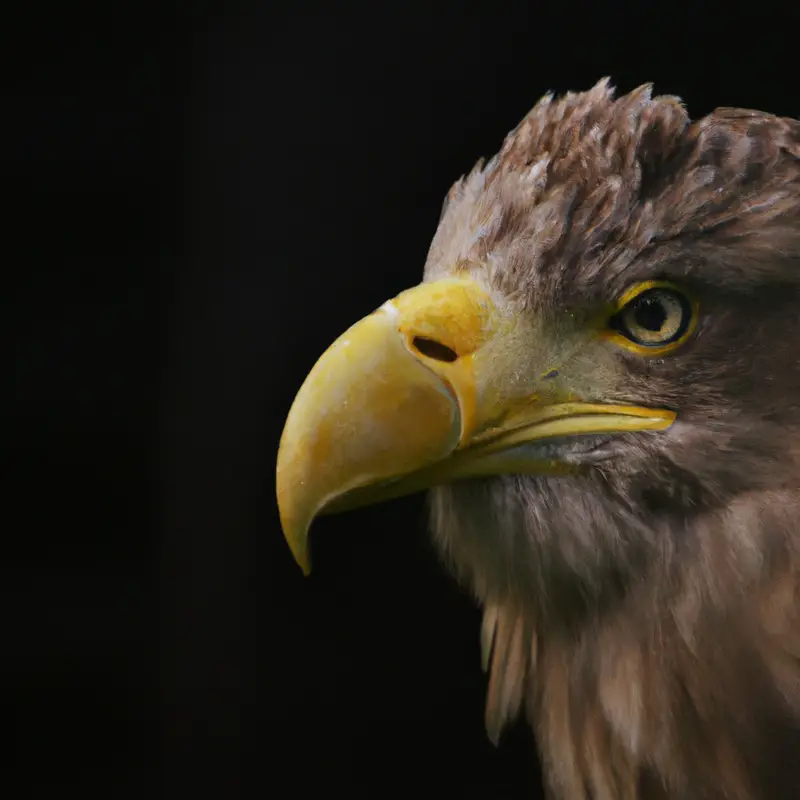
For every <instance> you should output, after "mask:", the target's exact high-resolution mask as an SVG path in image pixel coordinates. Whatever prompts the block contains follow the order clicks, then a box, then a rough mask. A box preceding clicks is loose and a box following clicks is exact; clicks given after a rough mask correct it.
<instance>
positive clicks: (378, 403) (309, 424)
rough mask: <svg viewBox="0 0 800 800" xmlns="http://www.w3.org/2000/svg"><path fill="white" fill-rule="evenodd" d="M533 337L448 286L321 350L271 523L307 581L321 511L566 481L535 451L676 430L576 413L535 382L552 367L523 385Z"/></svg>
mask: <svg viewBox="0 0 800 800" xmlns="http://www.w3.org/2000/svg"><path fill="white" fill-rule="evenodd" d="M526 337H527V338H526ZM529 338H530V333H529V332H526V330H525V329H524V326H522V324H521V323H520V321H519V320H515V319H513V318H511V317H509V316H508V315H507V314H504V313H503V312H502V311H501V310H500V309H499V308H498V307H497V306H496V305H495V304H494V303H493V302H492V300H491V298H490V297H489V295H488V294H487V293H486V292H485V291H484V290H483V289H482V288H481V287H480V286H479V285H478V284H477V283H476V282H474V281H473V280H471V279H469V278H450V279H446V280H441V281H438V282H435V283H428V284H421V285H420V286H417V287H416V288H414V289H410V290H408V291H407V292H403V293H402V294H400V295H398V296H397V297H396V298H394V300H391V301H389V302H387V303H385V304H384V305H383V306H381V308H379V309H378V310H377V311H376V312H375V313H373V314H371V315H370V316H368V317H366V318H364V319H363V320H361V321H360V322H357V323H356V324H355V325H353V326H352V327H351V328H350V329H349V330H347V331H346V332H345V333H344V334H343V335H342V336H340V337H339V338H338V339H337V340H336V341H335V342H334V343H333V344H332V345H331V347H330V348H328V350H327V351H326V352H325V353H324V354H323V355H322V357H321V358H320V359H319V361H317V363H316V364H315V366H314V367H313V369H312V370H311V372H310V373H309V375H308V377H307V378H306V380H305V382H304V383H303V386H302V387H301V389H300V391H299V392H298V394H297V397H296V398H295V401H294V403H293V405H292V408H291V410H290V411H289V416H288V418H287V420H286V425H285V427H284V430H283V435H282V436H281V443H280V449H279V451H278V463H277V495H278V507H279V510H280V515H281V524H282V525H283V531H284V535H285V536H286V540H287V542H288V543H289V546H290V548H291V550H292V553H293V554H294V557H295V559H296V560H297V562H298V564H299V565H300V567H301V568H302V569H303V572H304V573H305V574H308V573H309V571H310V559H309V553H308V530H309V527H310V525H311V522H312V521H313V519H314V517H316V516H318V515H320V514H323V513H333V512H338V511H343V510H345V509H348V508H355V507H357V506H363V505H369V504H372V503H377V502H380V501H382V500H386V499H388V498H391V497H398V496H401V495H405V494H410V493H412V492H416V491H420V490H423V489H426V488H429V487H431V486H434V485H436V484H442V483H449V482H452V481H455V480H459V479H462V478H466V477H474V476H488V475H498V474H512V473H517V474H519V473H542V472H547V473H553V472H558V471H562V470H563V469H564V466H563V465H562V464H559V463H557V462H554V461H552V460H548V459H546V458H543V457H542V450H541V449H539V450H537V449H536V448H535V447H531V444H532V443H534V442H539V441H541V440H543V439H548V438H553V437H563V436H571V435H578V434H589V433H615V432H623V431H641V430H660V429H664V428H667V427H669V425H671V424H672V422H673V420H674V419H675V414H674V412H672V411H668V410H666V409H647V408H641V407H639V406H619V405H602V404H591V403H583V402H576V401H575V398H574V397H570V396H569V395H568V394H566V393H565V392H564V391H563V389H562V390H560V389H559V388H558V383H557V382H549V381H546V380H544V378H546V377H549V374H548V372H547V370H546V367H547V366H549V365H543V364H540V365H539V367H537V368H535V369H534V370H533V373H534V377H533V378H531V377H525V376H524V375H523V376H522V377H521V375H520V364H519V360H520V358H523V359H524V357H523V356H521V355H520V354H522V353H526V352H530V350H531V348H530V347H528V346H526V345H527V344H529ZM525 366H526V367H528V366H529V365H525ZM524 371H525V372H526V373H527V372H528V371H529V369H526V370H524ZM551 372H552V370H551Z"/></svg>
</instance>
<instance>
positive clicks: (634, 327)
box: [608, 281, 697, 355]
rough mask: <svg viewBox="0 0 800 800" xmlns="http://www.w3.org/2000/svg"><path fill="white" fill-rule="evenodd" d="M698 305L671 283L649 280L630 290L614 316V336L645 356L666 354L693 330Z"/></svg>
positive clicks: (620, 342) (612, 331) (612, 324)
mask: <svg viewBox="0 0 800 800" xmlns="http://www.w3.org/2000/svg"><path fill="white" fill-rule="evenodd" d="M696 317H697V314H696V306H695V304H693V303H692V301H691V300H690V299H689V298H688V297H687V296H686V295H685V294H684V293H683V292H681V291H680V290H678V289H677V288H676V287H674V286H672V285H670V284H664V283H658V282H654V281H648V282H646V283H644V284H640V285H638V286H636V287H634V289H632V290H631V291H629V292H628V293H627V294H626V296H625V297H623V301H622V303H621V304H620V308H619V309H618V310H617V312H616V313H615V314H614V315H613V316H612V317H611V319H610V320H609V324H608V331H609V333H610V334H611V335H612V338H613V339H614V340H616V341H617V343H618V344H621V345H623V346H625V347H627V348H628V349H629V350H634V351H635V352H638V353H640V354H643V355H662V354H664V353H666V352H669V351H671V350H672V349H674V348H675V347H677V346H678V345H680V344H682V343H683V342H684V341H685V340H686V339H687V338H688V337H689V335H690V334H691V333H692V331H693V329H694V325H695V322H696Z"/></svg>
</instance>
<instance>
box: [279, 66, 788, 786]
mask: <svg viewBox="0 0 800 800" xmlns="http://www.w3.org/2000/svg"><path fill="white" fill-rule="evenodd" d="M276 488H277V500H278V507H279V511H280V515H281V523H282V527H283V531H284V534H285V537H286V539H287V541H288V544H289V546H290V548H291V550H292V553H293V555H294V557H295V559H296V561H297V562H298V563H299V564H300V566H301V567H302V568H303V570H304V571H305V572H306V573H307V572H308V570H309V568H310V561H309V547H308V531H309V526H310V525H311V522H312V520H314V519H315V518H316V517H318V516H320V515H324V514H331V513H338V512H343V511H346V510H348V509H351V508H355V507H359V506H364V505H368V504H374V503H378V502H381V501H384V500H387V499H389V498H393V497H399V496H402V495H407V494H410V493H412V492H419V491H423V490H426V491H428V492H429V507H430V527H431V532H432V537H433V540H434V542H435V545H436V549H437V551H438V553H440V554H441V558H442V561H443V563H444V564H445V565H446V566H447V567H448V568H449V569H451V570H452V571H453V573H454V574H455V576H456V577H457V579H458V580H459V581H461V582H462V583H463V585H464V586H465V587H466V588H467V589H468V590H469V591H470V592H471V593H472V595H473V596H474V598H475V599H476V602H477V603H478V604H479V605H480V606H481V608H482V612H483V623H482V632H481V643H482V654H483V662H484V669H485V670H486V671H487V673H488V690H487V700H486V727H487V731H488V734H489V737H490V738H491V739H492V740H493V741H495V742H496V741H497V740H498V737H499V736H500V734H501V732H502V730H503V728H504V726H506V725H507V724H508V723H509V722H511V721H513V720H514V719H516V718H517V717H518V716H521V715H525V716H526V717H527V719H528V720H529V721H530V724H531V726H532V728H533V730H534V733H535V737H536V742H537V747H538V750H539V758H540V761H541V764H542V768H543V773H544V780H545V784H546V791H547V796H548V797H550V798H553V800H556V799H558V800H562V799H563V800H581V798H591V800H612V798H613V799H614V800H616V799H617V798H623V799H627V798H637V799H638V798H642V799H646V800H666V799H667V798H669V799H670V800H672V799H675V800H695V799H697V800H700V799H701V798H702V800H716V799H717V798H720V799H721V798H725V799H726V800H767V799H769V800H783V798H787V799H788V798H798V797H800V122H798V121H795V120H792V119H788V118H782V117H777V116H774V115H771V114H768V113H761V112H758V111H751V110H743V109H737V108H718V109H717V110H715V111H713V112H712V113H711V114H709V115H708V116H706V117H704V118H702V119H699V120H694V121H693V120H691V119H690V118H689V117H688V115H687V112H686V110H685V108H684V106H683V104H682V102H681V100H680V99H679V98H677V97H674V96H657V95H656V96H654V95H653V92H652V87H651V86H650V85H649V84H648V85H644V86H642V87H640V88H638V89H636V90H634V91H632V92H630V93H628V94H624V95H621V96H618V94H617V93H616V92H615V90H614V88H613V86H612V85H611V83H610V82H609V80H608V79H604V80H602V81H600V82H599V83H597V84H596V85H595V86H594V87H593V88H591V89H590V90H588V91H585V92H570V93H567V94H564V95H562V96H559V97H556V96H554V95H553V94H548V95H546V96H544V97H543V98H542V99H541V100H539V102H538V103H537V104H536V105H535V106H534V108H533V109H532V110H531V111H530V112H529V113H528V115H527V116H526V117H525V118H524V119H523V120H522V122H521V123H520V124H519V125H518V126H517V127H516V128H515V129H514V130H513V131H512V132H511V133H510V134H509V135H508V136H507V137H506V139H505V140H504V142H503V144H502V147H501V149H500V151H499V152H498V153H497V155H495V156H494V157H493V158H491V159H490V160H489V161H488V162H484V161H482V160H481V161H479V162H478V164H477V165H476V166H475V168H474V169H473V170H472V171H471V172H470V173H469V174H468V175H466V177H462V178H461V179H460V180H458V181H457V182H456V183H455V185H454V186H453V187H452V189H451V190H450V192H449V193H448V195H447V198H446V200H445V202H444V207H443V210H442V214H441V218H440V221H439V224H438V228H437V230H436V232H435V235H434V237H433V241H432V244H431V246H430V250H429V253H428V256H427V261H426V263H425V268H424V274H423V278H422V282H421V283H419V284H418V285H417V286H415V287H414V288H411V289H409V290H407V291H404V292H402V293H401V294H399V295H398V296H396V297H394V298H393V299H391V300H389V301H387V302H386V303H384V304H383V305H382V306H381V307H380V308H378V309H377V310H376V311H374V312H373V313H371V314H369V315H368V316H365V317H364V319H362V320H361V321H360V322H357V323H356V324H355V325H353V326H352V327H351V328H349V330H347V331H346V332H345V333H344V334H342V335H341V336H340V337H339V338H338V339H337V340H336V341H335V342H334V343H333V344H332V345H331V347H330V348H329V349H328V350H326V351H325V352H324V354H323V355H322V356H321V357H320V359H319V361H317V363H316V364H315V366H314V367H313V369H312V370H311V372H310V373H309V375H308V377H307V378H306V380H305V382H304V383H303V385H302V387H301V388H300V389H299V392H298V394H297V396H296V398H295V400H294V402H293V404H292V406H291V409H290V411H289V413H288V417H287V419H286V424H285V427H284V430H283V434H282V437H281V443H280V448H279V452H278V458H277V475H276Z"/></svg>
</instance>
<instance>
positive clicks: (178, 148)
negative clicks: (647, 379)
mask: <svg viewBox="0 0 800 800" xmlns="http://www.w3.org/2000/svg"><path fill="white" fill-rule="evenodd" d="M644 5H650V4H642V3H626V4H623V3H616V4H615V3H592V4H588V3H585V4H581V3H570V4H568V3H550V4H542V3H526V2H516V3H514V2H508V1H506V0H499V1H498V2H493V3H486V4H482V5H480V6H479V5H477V4H475V5H472V4H469V3H466V2H457V0H444V1H442V0H439V1H438V2H430V0H410V2H404V3H400V2H387V3H379V2H349V3H340V4H334V3H322V2H316V3H315V2H301V1H300V0H296V2H292V3H282V4H276V3H270V2H267V1H266V0H264V2H249V3H242V2H239V3H236V2H233V3H226V4H217V6H216V8H217V9H218V10H216V11H214V10H212V9H211V7H210V6H200V5H197V4H195V5H194V6H193V8H192V9H188V10H187V11H186V12H185V13H181V14H178V13H176V9H175V8H174V7H172V6H169V5H161V6H155V5H153V6H147V5H141V4H138V5H134V4H127V3H116V4H109V3H107V4H94V5H89V4H86V5H81V4H80V3H69V4H60V5H59V6H57V7H54V8H52V9H50V8H48V9H47V11H45V10H44V9H43V8H42V9H39V7H38V6H34V7H33V8H32V9H31V10H30V11H29V12H28V14H27V19H25V20H20V21H19V22H16V21H15V22H14V24H9V25H8V26H7V30H6V31H5V32H6V34H7V36H8V38H9V42H8V44H7V46H6V47H5V48H4V53H5V55H6V59H5V60H6V68H5V69H4V70H3V76H2V81H3V85H4V87H5V91H4V92H3V97H4V99H5V108H4V112H3V114H2V120H3V124H2V131H0V143H1V144H3V147H2V148H0V158H2V163H3V168H4V169H3V173H4V176H5V177H4V188H5V192H4V194H5V195H6V200H7V202H9V203H10V206H11V208H12V210H11V211H9V212H6V215H5V220H4V221H5V225H4V228H5V236H4V238H5V244H6V250H5V252H6V255H5V257H4V258H3V262H5V263H6V264H7V266H8V267H10V269H8V272H7V273H6V274H9V275H10V276H11V281H12V285H11V289H10V291H7V292H6V293H5V295H4V296H5V297H6V298H8V299H9V300H10V302H9V303H8V304H7V305H8V307H7V310H6V311H5V312H4V313H3V315H2V323H3V325H4V332H5V336H4V341H5V342H7V343H11V348H10V357H9V361H8V363H9V365H10V370H9V373H10V377H11V380H10V381H9V382H8V384H7V385H8V387H9V389H8V391H6V392H5V393H4V404H7V407H8V413H6V414H4V422H5V423H6V426H7V432H6V435H5V436H4V441H5V443H6V448H5V449H6V452H7V454H8V455H9V462H10V466H11V470H10V472H9V476H10V477H9V478H7V479H6V481H5V488H6V492H5V493H4V494H6V496H7V500H6V502H5V508H4V511H5V513H4V515H3V518H4V524H3V538H2V541H3V542H4V544H5V550H6V553H5V558H4V559H3V566H2V576H0V585H2V589H3V591H4V593H5V598H6V599H5V602H4V603H3V604H2V608H3V611H2V613H3V618H2V620H0V621H2V625H3V627H2V630H3V637H2V641H3V651H2V665H3V667H2V668H3V671H4V673H5V674H4V677H3V707H4V709H5V711H4V715H3V718H4V721H5V723H6V726H8V728H9V729H10V731H11V740H12V742H13V744H12V745H11V747H10V748H8V749H7V750H6V752H7V755H8V757H9V761H10V763H11V765H12V766H13V767H15V770H13V771H12V773H11V774H12V775H16V774H18V775H19V776H20V777H21V778H22V780H23V781H24V783H23V784H21V785H22V787H23V788H22V789H21V790H19V792H14V793H13V796H14V797H15V798H16V797H26V796H30V797H44V796H49V795H50V794H51V793H52V792H53V791H55V790H59V789H70V790H72V789H81V790H83V792H84V794H85V796H88V795H91V796H99V797H105V798H117V797H119V798H134V797H137V798H139V797H148V798H149V797H155V796H161V794H162V793H163V792H165V790H168V791H169V796H170V797H177V798H183V797H187V798H195V797H198V796H203V797H205V796H209V797H220V798H222V797H224V798H240V797H241V798H250V797H266V796H270V795H274V796H278V797H284V796H286V797H289V796H300V797H306V796H309V797H310V796H315V795H320V796H323V793H325V794H338V793H340V792H346V793H349V795H350V796H356V797H357V796H365V797H385V796H393V794H394V793H395V792H397V793H398V794H399V792H400V791H402V792H403V793H404V794H406V793H407V792H408V791H417V792H419V793H427V792H429V791H430V792H436V793H438V794H439V796H443V797H450V796H459V797H472V796H475V797H477V796H478V795H480V796H482V797H487V796H488V797H492V798H504V797H510V798H516V797H536V796H537V792H538V788H537V787H538V772H537V770H538V768H537V766H536V763H535V761H534V759H533V757H532V755H533V753H534V743H533V739H532V737H531V736H530V735H529V733H528V732H527V730H526V728H525V727H524V726H522V725H520V726H518V727H516V728H515V729H513V730H512V731H510V732H509V733H508V734H507V735H506V737H505V738H504V740H503V743H502V746H501V747H500V749H494V748H493V747H491V746H490V745H489V744H488V742H487V741H486V738H485V735H484V732H483V721H482V716H483V696H484V677H483V675H482V674H481V672H480V668H479V658H478V625H479V614H478V612H477V610H476V609H475V608H474V606H473V604H472V602H471V600H470V599H469V598H468V597H467V596H465V594H463V593H462V592H460V591H459V590H458V589H457V587H456V586H455V585H454V584H453V582H452V581H451V580H450V579H449V578H448V577H447V576H446V575H445V574H444V572H443V571H442V570H440V568H439V565H438V564H437V562H436V559H435V556H434V554H433V552H432V549H431V547H430V546H429V544H428V541H427V537H426V523H425V513H424V504H423V500H422V498H419V497H415V498H408V499H405V500H401V501H395V502H393V503H391V504H387V505H385V506H383V507H378V508H374V509H367V510H364V511H360V512H354V513H352V514H350V515H348V516H343V517H339V518H331V519H326V520H325V521H324V522H322V523H320V524H319V525H318V527H317V535H316V537H315V542H314V544H315V553H314V554H315V573H314V575H313V577H312V578H311V579H309V580H303V579H302V577H301V574H300V572H299V570H298V569H297V567H296V566H295V565H294V563H293V562H292V560H291V558H290V555H289V551H288V549H287V547H286V546H285V544H284V542H283V539H282V536H281V532H280V528H279V524H278V515H277V509H276V505H275V499H274V479H273V471H274V462H275V455H276V450H277V444H278V437H279V434H280V430H281V427H282V423H283V420H284V417H285V414H286V412H287V411H288V408H289V405H290V403H291V400H292V397H293V395H294V392H295V391H296V389H297V388H298V387H299V385H300V383H301V381H302V379H303V377H304V375H305V373H306V372H307V370H308V369H309V368H310V367H311V365H312V364H313V362H314V360H315V359H316V357H317V356H318V355H319V354H320V353H321V352H322V350H323V349H324V348H325V347H326V345H327V344H328V343H329V342H330V341H331V340H332V339H333V338H334V337H335V336H337V335H338V334H339V333H340V332H341V331H342V330H343V329H344V328H345V327H347V326H348V325H349V324H351V323H352V322H353V321H355V320H356V319H358V318H359V317H360V316H362V315H363V314H365V313H367V312H369V311H371V310H372V309H373V308H375V307H376V306H377V305H379V304H380V303H381V302H382V301H383V300H384V299H386V298H388V297H390V296H392V295H394V294H395V293H397V292H398V291H400V290H401V289H403V288H406V287H408V286H410V285H412V284H414V283H416V282H417V281H418V279H419V278H420V274H421V269H422V265H423V262H424V259H425V254H426V249H427V246H428V243H429V240H430V238H431V236H432V234H433V232H434V229H435V227H436V223H437V219H438V214H439V210H440V206H441V202H442V199H443V197H444V195H445V193H446V191H447V189H448V188H449V186H450V184H451V183H452V182H453V181H454V180H455V179H456V178H458V176H459V175H461V174H462V173H463V172H464V171H466V170H468V169H469V168H470V167H471V166H472V164H473V163H474V162H475V161H476V159H477V158H478V157H479V156H481V155H483V156H490V155H491V154H492V153H493V152H495V150H496V149H497V148H498V147H499V145H500V143H501V141H502V138H503V136H504V135H505V134H506V132H507V131H508V130H510V129H511V128H512V127H514V126H515V125H516V123H517V122H518V120H519V119H520V118H521V117H522V116H523V114H524V113H525V112H526V111H527V110H528V109H529V107H530V106H532V105H533V103H534V102H535V101H536V100H537V99H538V97H539V96H540V95H541V94H542V93H544V92H545V91H547V90H549V89H553V90H556V91H564V90H568V89H585V88H588V87H589V86H591V85H592V84H593V83H594V82H595V81H596V80H597V79H598V78H599V77H601V76H603V75H611V76H612V77H613V79H614V81H615V83H616V85H617V86H618V87H619V89H620V90H621V91H627V90H629V89H631V88H633V87H634V86H636V85H638V84H640V83H643V82H645V81H654V82H655V84H656V89H657V90H658V91H660V92H669V93H677V94H679V95H681V96H682V97H683V98H684V100H685V101H686V102H687V104H688V106H689V109H690V112H691V113H692V114H693V115H694V116H699V115H702V114H704V113H706V112H708V111H710V110H711V109H712V108H713V107H714V106H716V105H739V106H750V107H759V108H764V109H767V110H771V111H774V112H776V113H779V114H784V115H792V116H798V115H800V106H799V105H798V103H799V101H798V99H797V98H798V92H797V78H798V72H799V71H798V67H797V51H796V44H795V41H794V39H795V36H796V33H795V32H796V30H797V20H796V19H793V17H796V16H797V14H796V12H794V11H790V10H789V9H790V7H791V5H792V4H789V3H766V2H764V3H758V4H754V5H752V6H751V7H750V8H749V9H745V10H742V11H736V10H734V4H725V5H722V4H720V5H717V6H712V5H710V4H704V3H700V2H693V3H685V4H680V3H671V4H654V9H655V10H651V11H650V12H649V13H645V12H644V11H642V10H641V7H643V6H644ZM583 6H586V8H584V7H583ZM782 6H785V7H786V10H780V9H781V7H782ZM9 373H7V374H9ZM6 726H4V727H6ZM8 780H11V778H8ZM20 792H21V793H20Z"/></svg>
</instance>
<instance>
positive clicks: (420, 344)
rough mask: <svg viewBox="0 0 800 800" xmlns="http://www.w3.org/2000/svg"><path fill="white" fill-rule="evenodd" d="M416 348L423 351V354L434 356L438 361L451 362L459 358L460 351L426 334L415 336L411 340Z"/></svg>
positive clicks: (429, 356)
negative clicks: (429, 337) (457, 351)
mask: <svg viewBox="0 0 800 800" xmlns="http://www.w3.org/2000/svg"><path fill="white" fill-rule="evenodd" d="M411 344H412V345H413V346H414V349H415V350H417V351H418V352H420V353H422V355H423V356H427V357H428V358H433V359H435V360H436V361H446V362H447V363H448V364H451V363H452V362H453V361H455V360H456V359H457V358H458V353H456V351H455V350H453V349H452V348H451V347H448V346H447V345H446V344H442V343H441V342H437V341H436V340H435V339H428V338H427V337H425V336H415V337H414V338H413V339H412V340H411Z"/></svg>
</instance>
